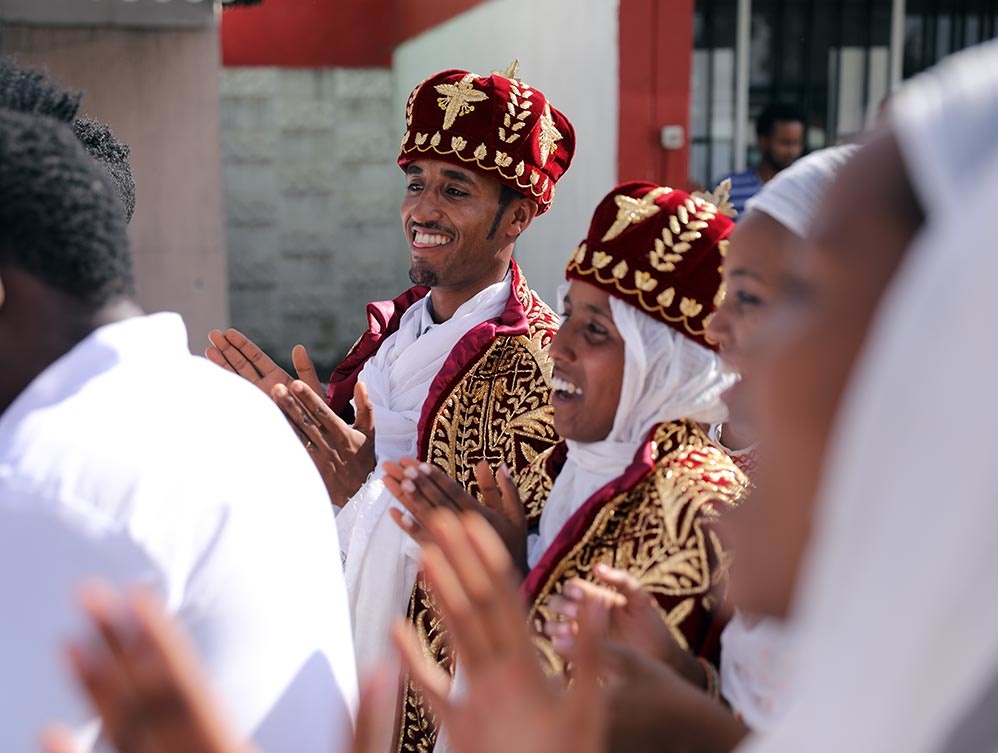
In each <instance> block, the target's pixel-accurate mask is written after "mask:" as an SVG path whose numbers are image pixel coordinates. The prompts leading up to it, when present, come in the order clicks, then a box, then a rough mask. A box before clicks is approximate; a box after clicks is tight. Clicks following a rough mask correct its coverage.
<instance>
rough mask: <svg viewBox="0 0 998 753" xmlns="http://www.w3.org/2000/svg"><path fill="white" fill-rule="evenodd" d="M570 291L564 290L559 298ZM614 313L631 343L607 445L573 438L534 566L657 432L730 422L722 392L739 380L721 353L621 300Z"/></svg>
mask: <svg viewBox="0 0 998 753" xmlns="http://www.w3.org/2000/svg"><path fill="white" fill-rule="evenodd" d="M566 289H567V288H566V287H565V286H563V287H562V288H561V289H560V290H559V300H563V299H564V292H565V290H566ZM610 313H611V314H612V315H613V323H614V325H615V326H616V327H617V330H618V331H619V332H620V336H621V338H622V339H623V341H624V376H623V382H622V384H621V387H620V401H619V403H618V404H617V413H616V416H615V417H614V420H613V428H612V429H611V430H610V433H609V434H608V435H607V437H606V439H603V440H601V441H599V442H576V441H574V440H571V439H569V440H566V443H567V445H568V460H567V462H566V463H565V467H564V469H562V472H561V473H560V474H558V478H557V479H556V480H555V483H554V486H553V487H552V489H551V493H550V494H549V495H548V499H547V502H546V503H545V506H544V512H543V514H542V515H541V523H540V534H541V535H540V539H539V542H538V543H537V544H535V545H534V546H533V547H532V548H531V557H530V560H531V562H530V564H531V566H533V565H534V564H536V562H537V560H539V559H540V557H541V555H543V553H544V551H545V550H546V549H547V547H548V546H550V544H551V542H552V541H553V540H554V538H555V537H556V536H557V535H558V532H559V531H560V530H561V528H562V526H563V525H564V524H565V522H566V521H567V520H568V519H569V518H570V517H571V516H572V514H573V513H574V512H575V511H576V510H577V509H579V507H581V506H582V504H583V503H584V502H585V501H586V500H587V499H589V497H591V496H592V495H593V493H594V492H596V491H597V490H598V489H599V488H600V487H602V486H604V485H605V484H607V483H609V482H610V481H613V480H614V479H615V478H617V477H618V476H620V475H621V474H622V473H623V472H624V471H625V470H626V469H627V467H628V466H629V465H630V464H631V463H632V462H633V460H634V455H635V454H636V453H637V451H638V448H640V447H641V445H642V443H643V442H644V440H645V438H646V437H647V435H648V432H649V431H651V428H652V427H653V426H655V425H656V424H659V423H662V422H663V421H674V420H678V419H683V418H688V419H691V420H693V421H698V422H700V423H705V424H709V423H714V422H718V421H723V420H724V419H725V418H726V417H727V408H725V406H724V403H723V402H722V401H721V393H722V392H724V390H726V389H727V388H728V387H730V386H731V384H732V383H733V382H734V379H735V378H734V376H733V375H731V374H726V373H725V372H724V369H723V367H722V366H721V359H720V358H719V357H718V355H717V354H716V353H714V352H713V351H712V350H709V349H707V348H705V347H704V346H702V345H700V344H699V343H696V342H694V341H693V340H692V339H690V338H688V337H685V336H683V335H681V334H680V333H679V332H677V331H676V330H674V329H673V328H672V327H669V326H667V325H666V324H664V323H662V322H660V321H658V320H656V319H652V318H651V317H650V316H648V315H647V314H645V313H644V312H641V311H638V309H636V308H635V307H634V306H632V305H630V304H628V303H625V302H624V301H621V300H618V299H617V298H614V297H613V296H611V297H610Z"/></svg>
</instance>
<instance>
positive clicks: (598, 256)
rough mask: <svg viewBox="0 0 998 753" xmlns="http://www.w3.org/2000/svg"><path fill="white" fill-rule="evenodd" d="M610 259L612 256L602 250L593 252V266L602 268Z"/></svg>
mask: <svg viewBox="0 0 998 753" xmlns="http://www.w3.org/2000/svg"><path fill="white" fill-rule="evenodd" d="M612 261H613V257H612V256H610V254H607V253H604V252H603V251H597V252H595V253H594V254H593V266H594V267H596V269H603V268H604V267H605V266H607V265H608V264H609V263H610V262H612Z"/></svg>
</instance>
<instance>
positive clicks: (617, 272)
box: [611, 261, 627, 280]
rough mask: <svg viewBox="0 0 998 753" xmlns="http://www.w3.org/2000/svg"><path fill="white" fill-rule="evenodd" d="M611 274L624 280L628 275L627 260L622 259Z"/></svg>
mask: <svg viewBox="0 0 998 753" xmlns="http://www.w3.org/2000/svg"><path fill="white" fill-rule="evenodd" d="M611 274H612V275H613V276H614V277H616V278H617V279H618V280H623V279H624V278H625V277H627V262H626V261H621V262H620V263H619V264H618V265H617V266H616V267H614V268H613V270H612V272H611Z"/></svg>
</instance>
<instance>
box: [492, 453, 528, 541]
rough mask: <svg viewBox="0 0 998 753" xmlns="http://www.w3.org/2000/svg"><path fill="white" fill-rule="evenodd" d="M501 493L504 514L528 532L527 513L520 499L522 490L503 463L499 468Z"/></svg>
mask: <svg viewBox="0 0 998 753" xmlns="http://www.w3.org/2000/svg"><path fill="white" fill-rule="evenodd" d="M499 491H500V493H501V496H502V512H503V515H505V516H506V518H507V519H508V520H511V521H513V522H514V523H516V524H517V526H519V527H521V528H523V529H524V530H526V526H527V513H526V511H525V510H524V509H523V501H522V500H521V499H520V490H519V489H517V488H516V484H515V483H513V476H512V474H510V472H509V466H508V465H506V464H505V463H503V464H502V465H501V466H499Z"/></svg>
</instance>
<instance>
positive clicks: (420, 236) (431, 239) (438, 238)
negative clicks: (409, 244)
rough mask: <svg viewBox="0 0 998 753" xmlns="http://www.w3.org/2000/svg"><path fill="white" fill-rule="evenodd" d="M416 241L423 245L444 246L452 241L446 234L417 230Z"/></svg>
mask: <svg viewBox="0 0 998 753" xmlns="http://www.w3.org/2000/svg"><path fill="white" fill-rule="evenodd" d="M414 240H415V241H416V243H419V244H421V245H433V246H442V245H444V244H445V243H450V238H448V237H447V236H446V235H437V234H435V233H421V232H419V231H418V230H417V231H416V236H415V239H414Z"/></svg>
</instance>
